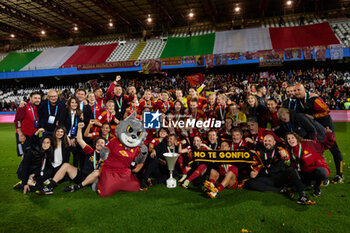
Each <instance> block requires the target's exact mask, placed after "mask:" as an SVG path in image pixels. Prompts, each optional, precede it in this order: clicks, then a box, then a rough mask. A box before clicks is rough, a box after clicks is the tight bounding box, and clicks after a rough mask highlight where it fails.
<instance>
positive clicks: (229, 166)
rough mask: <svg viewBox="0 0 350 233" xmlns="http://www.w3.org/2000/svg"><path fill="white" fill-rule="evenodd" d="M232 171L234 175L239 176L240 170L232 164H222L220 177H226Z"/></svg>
mask: <svg viewBox="0 0 350 233" xmlns="http://www.w3.org/2000/svg"><path fill="white" fill-rule="evenodd" d="M229 171H231V172H232V173H233V174H235V175H236V177H237V176H238V168H237V167H236V166H235V165H232V164H222V165H220V175H221V176H225V175H226V173H227V172H229Z"/></svg>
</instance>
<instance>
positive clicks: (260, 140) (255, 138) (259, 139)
mask: <svg viewBox="0 0 350 233" xmlns="http://www.w3.org/2000/svg"><path fill="white" fill-rule="evenodd" d="M268 134H270V135H272V136H273V137H274V139H275V140H276V142H277V143H282V140H281V139H280V138H279V137H278V136H277V135H276V134H275V133H274V132H272V131H271V130H268V129H265V128H260V127H259V130H258V133H257V134H253V135H251V136H250V137H251V138H252V139H253V141H254V142H257V144H261V145H262V144H264V137H265V136H266V135H268ZM248 144H249V143H248Z"/></svg>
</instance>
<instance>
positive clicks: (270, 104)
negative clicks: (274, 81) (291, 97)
mask: <svg viewBox="0 0 350 233" xmlns="http://www.w3.org/2000/svg"><path fill="white" fill-rule="evenodd" d="M267 108H268V109H269V111H270V112H275V111H276V108H277V103H276V101H274V100H268V101H267Z"/></svg>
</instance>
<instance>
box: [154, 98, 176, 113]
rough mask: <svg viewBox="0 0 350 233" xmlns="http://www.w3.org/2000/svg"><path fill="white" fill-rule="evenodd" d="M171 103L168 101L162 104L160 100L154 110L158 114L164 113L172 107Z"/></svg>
mask: <svg viewBox="0 0 350 233" xmlns="http://www.w3.org/2000/svg"><path fill="white" fill-rule="evenodd" d="M173 105H174V104H173V102H172V101H168V102H166V103H165V102H163V101H162V100H158V101H157V103H156V107H155V110H159V112H162V113H166V112H167V111H169V110H170V109H171V108H172V107H173Z"/></svg>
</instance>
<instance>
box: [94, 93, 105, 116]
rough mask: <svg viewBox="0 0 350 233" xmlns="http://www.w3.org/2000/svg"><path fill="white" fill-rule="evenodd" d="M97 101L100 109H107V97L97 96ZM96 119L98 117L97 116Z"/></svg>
mask: <svg viewBox="0 0 350 233" xmlns="http://www.w3.org/2000/svg"><path fill="white" fill-rule="evenodd" d="M96 101H97V105H98V107H99V109H100V111H102V110H104V109H105V106H106V100H105V98H96ZM95 119H96V118H95Z"/></svg>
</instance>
